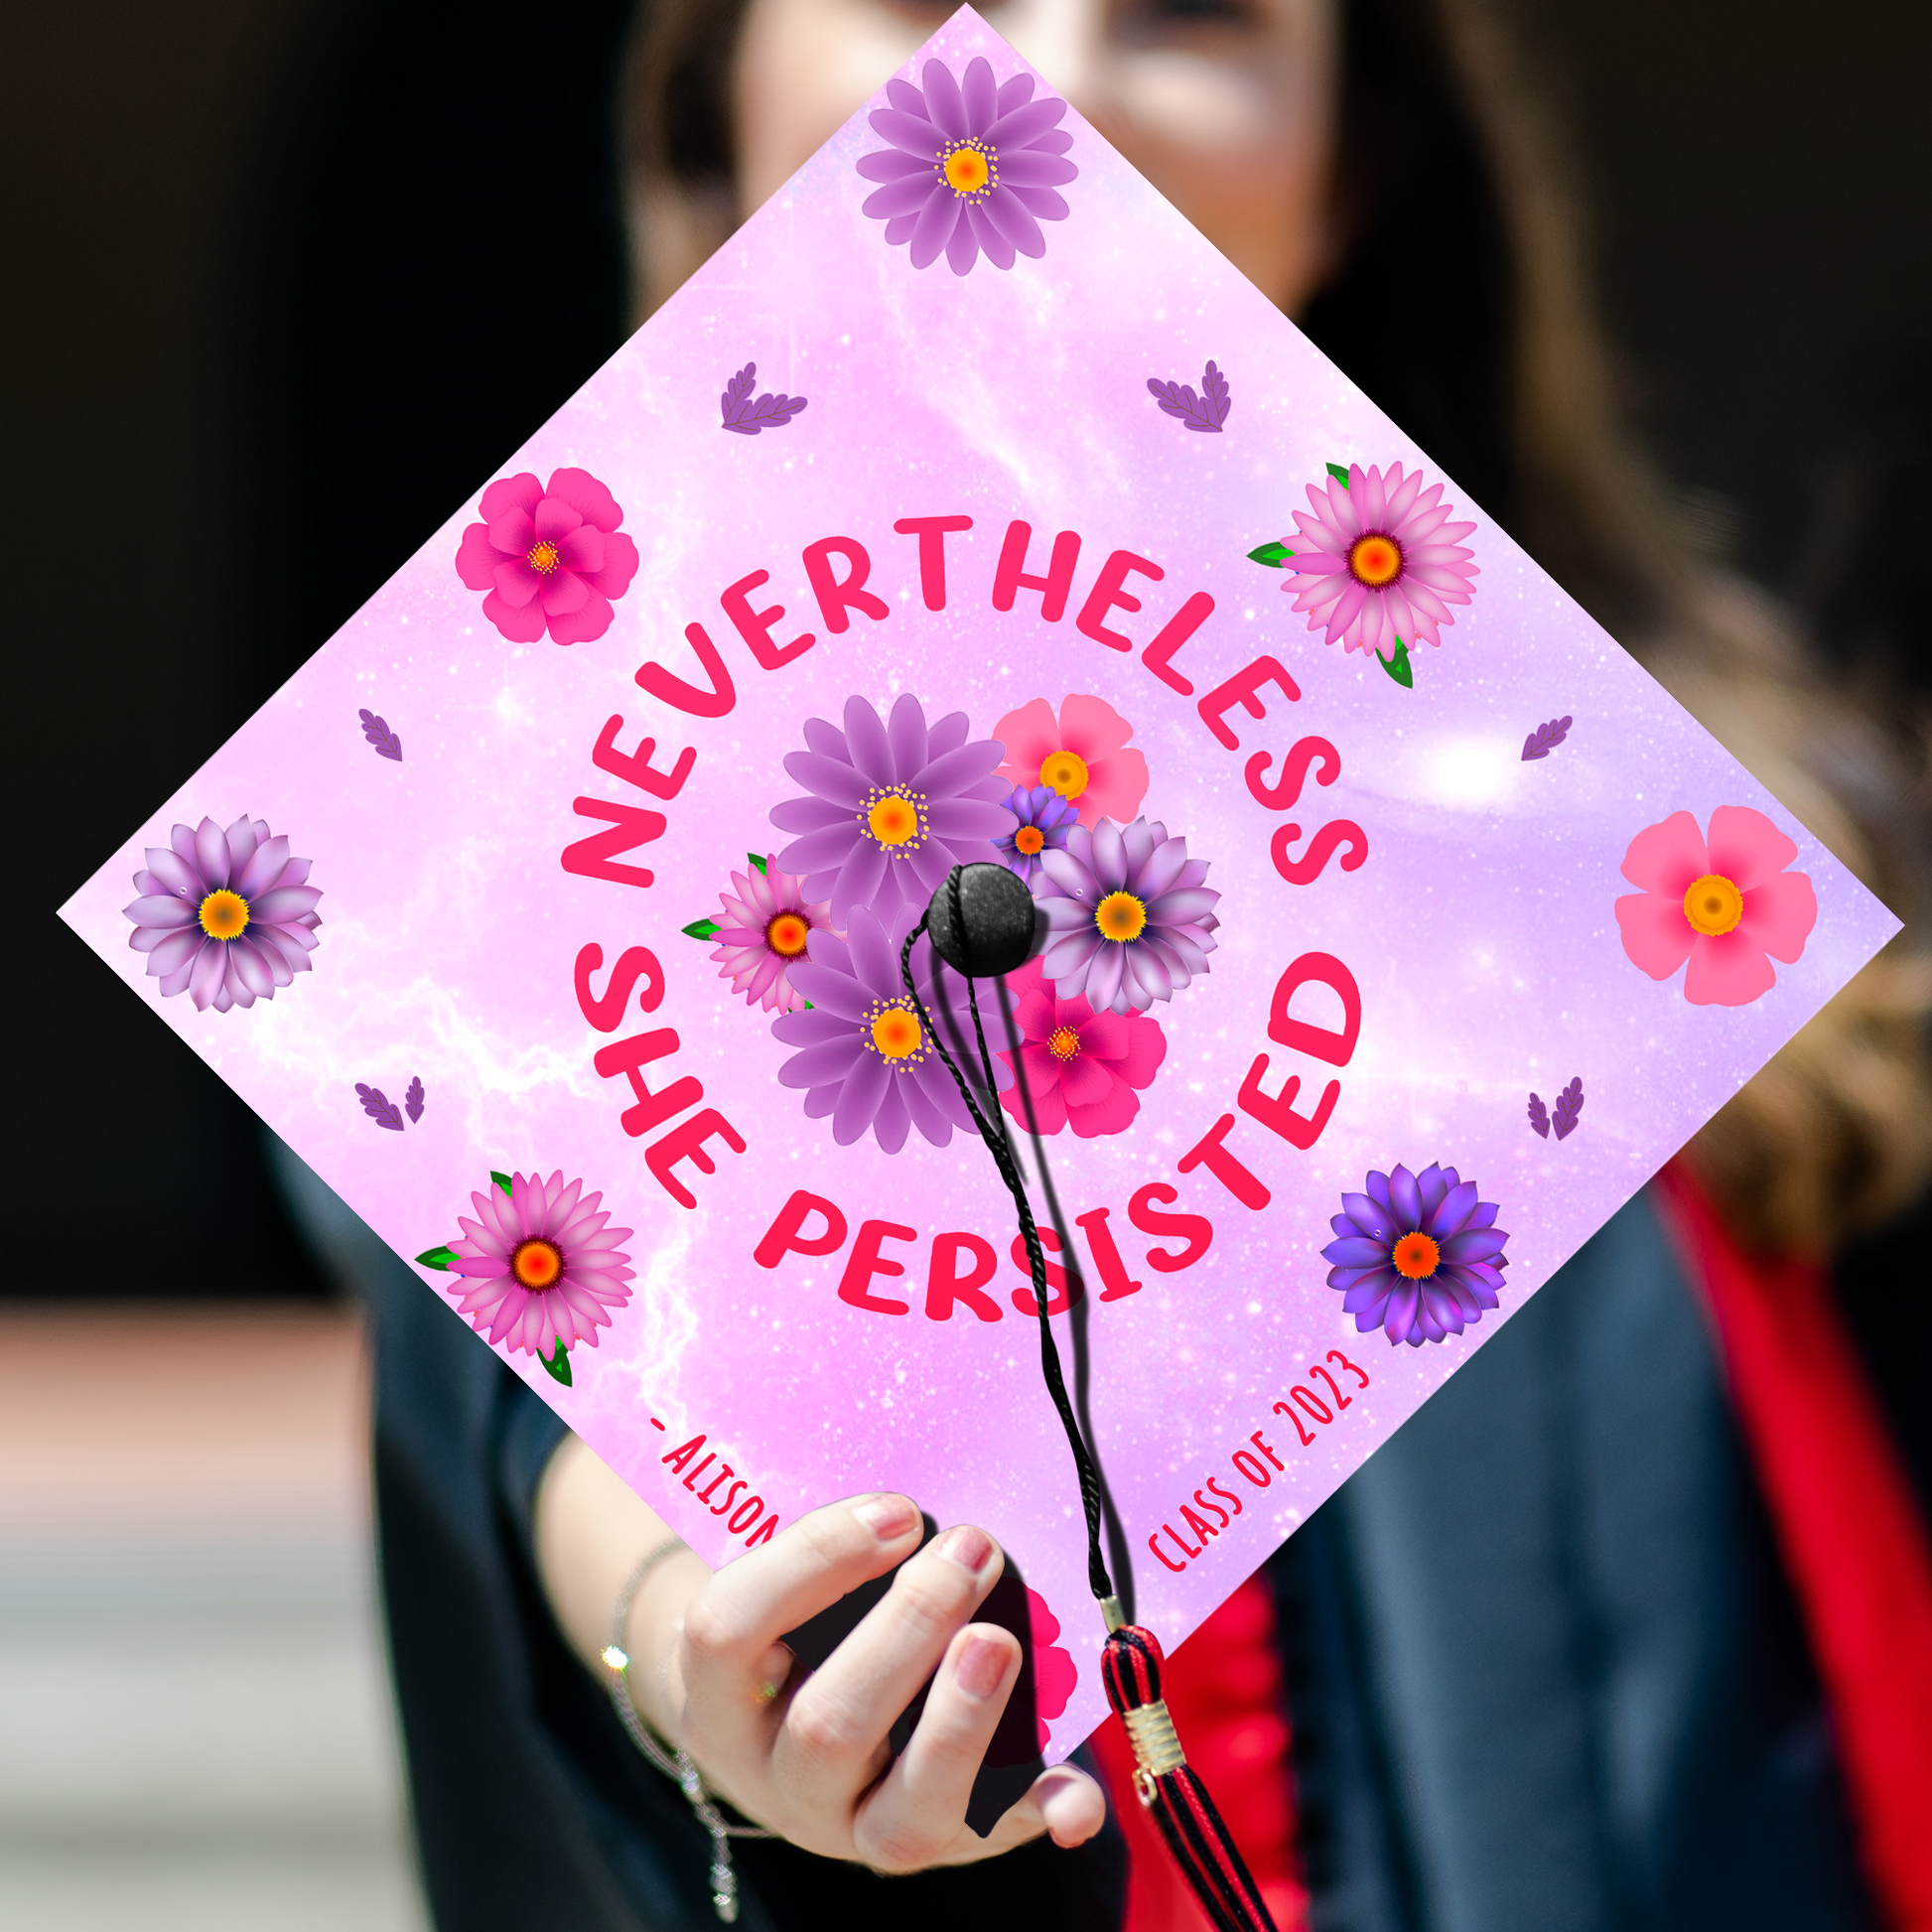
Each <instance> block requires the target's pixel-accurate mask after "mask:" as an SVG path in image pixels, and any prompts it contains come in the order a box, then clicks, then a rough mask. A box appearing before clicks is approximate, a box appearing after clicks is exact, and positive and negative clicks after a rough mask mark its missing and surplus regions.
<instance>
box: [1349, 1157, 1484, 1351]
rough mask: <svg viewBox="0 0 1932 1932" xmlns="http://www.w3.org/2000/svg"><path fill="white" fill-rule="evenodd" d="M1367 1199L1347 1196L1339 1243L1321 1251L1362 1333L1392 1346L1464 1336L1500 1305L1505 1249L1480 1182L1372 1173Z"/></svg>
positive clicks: (1429, 1171)
mask: <svg viewBox="0 0 1932 1932" xmlns="http://www.w3.org/2000/svg"><path fill="white" fill-rule="evenodd" d="M1367 1187H1368V1191H1367V1193H1365V1194H1344V1195H1342V1197H1341V1210H1342V1211H1341V1212H1340V1213H1339V1214H1337V1215H1335V1216H1334V1218H1333V1219H1332V1220H1331V1221H1330V1222H1329V1223H1328V1225H1329V1226H1330V1227H1331V1228H1333V1229H1334V1231H1335V1233H1336V1235H1337V1236H1338V1237H1339V1238H1338V1239H1336V1240H1333V1241H1330V1242H1329V1243H1328V1245H1327V1246H1326V1247H1325V1248H1323V1249H1322V1250H1321V1258H1322V1259H1323V1260H1324V1261H1327V1262H1331V1263H1333V1266H1332V1267H1331V1268H1330V1269H1329V1270H1328V1286H1329V1287H1330V1288H1334V1289H1339V1290H1340V1291H1341V1292H1342V1298H1343V1299H1342V1304H1341V1306H1342V1308H1343V1310H1344V1311H1346V1312H1347V1313H1349V1314H1352V1315H1353V1316H1354V1317H1355V1326H1356V1328H1357V1330H1358V1331H1359V1332H1360V1333H1362V1334H1367V1333H1368V1331H1369V1330H1370V1329H1371V1328H1380V1329H1381V1330H1382V1332H1383V1333H1384V1334H1386V1335H1387V1336H1388V1338H1389V1345H1390V1346H1391V1347H1394V1345H1395V1344H1396V1343H1397V1342H1399V1341H1406V1342H1407V1343H1408V1344H1409V1346H1410V1347H1411V1348H1420V1347H1421V1346H1422V1345H1423V1343H1424V1342H1425V1341H1441V1340H1443V1339H1444V1337H1445V1336H1447V1335H1459V1334H1460V1333H1461V1332H1462V1330H1463V1328H1464V1327H1465V1326H1467V1327H1473V1326H1474V1325H1475V1324H1476V1323H1477V1322H1478V1321H1480V1320H1481V1319H1482V1311H1483V1310H1484V1309H1493V1308H1495V1307H1496V1306H1497V1299H1496V1298H1497V1295H1498V1293H1499V1292H1500V1291H1501V1289H1502V1286H1503V1270H1504V1269H1505V1268H1507V1267H1508V1266H1509V1262H1508V1260H1507V1259H1506V1258H1505V1256H1504V1254H1503V1244H1504V1243H1505V1242H1506V1241H1507V1240H1508V1239H1509V1236H1508V1235H1507V1234H1506V1233H1505V1232H1504V1231H1503V1230H1502V1229H1501V1228H1499V1227H1497V1226H1496V1203H1495V1202H1494V1201H1479V1200H1477V1199H1476V1184H1475V1182H1474V1181H1473V1180H1463V1179H1461V1178H1459V1177H1458V1175H1457V1174H1456V1172H1455V1170H1454V1169H1453V1168H1444V1167H1438V1166H1434V1165H1432V1166H1430V1167H1427V1168H1425V1169H1424V1170H1423V1171H1422V1173H1419V1174H1415V1173H1410V1172H1409V1170H1408V1169H1407V1168H1401V1167H1399V1168H1397V1169H1396V1170H1395V1172H1394V1173H1371V1174H1370V1175H1369V1177H1368V1181H1367Z"/></svg>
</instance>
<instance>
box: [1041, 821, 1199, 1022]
mask: <svg viewBox="0 0 1932 1932" xmlns="http://www.w3.org/2000/svg"><path fill="white" fill-rule="evenodd" d="M1207 863H1208V862H1207V861H1206V860H1205V859H1190V858H1188V856H1187V841H1186V840H1185V839H1171V838H1169V836H1168V828H1167V827H1166V826H1165V825H1163V824H1161V823H1160V822H1159V820H1156V819H1147V818H1137V819H1136V820H1135V821H1134V822H1133V824H1131V825H1127V826H1121V825H1116V824H1115V823H1114V821H1113V820H1112V819H1111V818H1103V819H1101V820H1100V822H1099V823H1098V824H1097V825H1095V826H1094V827H1093V828H1092V830H1091V831H1089V830H1088V828H1087V827H1086V826H1084V825H1075V826H1073V827H1072V828H1071V829H1070V830H1069V831H1068V832H1067V835H1066V845H1065V848H1064V849H1063V850H1059V851H1055V850H1053V849H1052V848H1051V847H1048V848H1047V850H1045V851H1044V852H1042V853H1041V854H1040V855H1039V867H1040V877H1039V879H1038V880H1037V881H1036V882H1035V886H1034V897H1035V899H1037V900H1038V901H1039V905H1040V909H1041V910H1042V911H1043V912H1044V913H1045V914H1046V923H1047V927H1048V935H1049V936H1048V938H1047V941H1046V950H1045V951H1044V952H1043V953H1042V954H1041V955H1040V961H1039V965H1040V970H1041V972H1043V973H1044V974H1045V975H1046V977H1047V978H1048V979H1050V980H1051V981H1053V983H1054V992H1055V993H1056V994H1057V996H1058V997H1059V998H1060V999H1062V1000H1072V999H1084V1000H1085V1001H1086V1002H1087V1004H1088V1005H1089V1006H1091V1007H1092V1008H1093V1010H1094V1012H1095V1013H1128V1012H1138V1013H1145V1012H1146V1011H1147V1010H1148V1008H1149V1007H1151V1006H1152V1005H1153V1004H1154V1003H1155V1001H1156V1000H1167V999H1171V998H1173V994H1174V992H1175V990H1176V989H1177V988H1180V987H1183V986H1185V985H1187V984H1188V982H1189V981H1190V980H1192V978H1193V977H1194V975H1195V974H1196V973H1204V972H1206V971H1207V955H1208V954H1209V953H1211V952H1212V951H1213V950H1214V928H1215V927H1216V926H1217V925H1218V924H1219V923H1220V921H1219V920H1218V919H1216V918H1215V916H1214V906H1215V904H1216V902H1217V901H1218V900H1219V898H1220V897H1221V896H1220V894H1219V893H1217V892H1213V891H1211V890H1210V889H1209V888H1208V887H1207V886H1206V885H1205V884H1204V883H1203V882H1204V881H1205V880H1206V878H1207Z"/></svg>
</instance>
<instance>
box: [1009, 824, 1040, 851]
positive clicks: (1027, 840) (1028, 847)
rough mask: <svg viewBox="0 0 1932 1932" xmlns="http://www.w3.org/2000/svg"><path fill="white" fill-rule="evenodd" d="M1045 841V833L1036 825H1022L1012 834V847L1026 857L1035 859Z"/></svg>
mask: <svg viewBox="0 0 1932 1932" xmlns="http://www.w3.org/2000/svg"><path fill="white" fill-rule="evenodd" d="M1045 843H1046V834H1045V833H1044V832H1042V831H1041V830H1040V829H1039V827H1038V826H1037V825H1023V826H1021V828H1020V829H1019V831H1017V832H1016V833H1014V835H1013V849H1014V851H1016V852H1017V853H1019V854H1020V855H1021V856H1022V857H1023V858H1026V859H1036V858H1037V857H1038V856H1039V852H1040V848H1041V847H1042V846H1044V845H1045Z"/></svg>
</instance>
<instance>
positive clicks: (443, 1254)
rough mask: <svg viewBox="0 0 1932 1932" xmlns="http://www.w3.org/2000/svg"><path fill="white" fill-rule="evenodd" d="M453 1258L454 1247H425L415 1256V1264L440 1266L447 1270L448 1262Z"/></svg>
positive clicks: (454, 1254)
mask: <svg viewBox="0 0 1932 1932" xmlns="http://www.w3.org/2000/svg"><path fill="white" fill-rule="evenodd" d="M455 1259H456V1250H455V1249H454V1248H426V1249H425V1250H424V1251H423V1252H422V1253H421V1254H419V1255H418V1256H417V1257H416V1264H417V1266H418V1267H420V1268H442V1269H446V1270H447V1269H448V1267H449V1265H450V1263H451V1262H453V1261H454V1260H455Z"/></svg>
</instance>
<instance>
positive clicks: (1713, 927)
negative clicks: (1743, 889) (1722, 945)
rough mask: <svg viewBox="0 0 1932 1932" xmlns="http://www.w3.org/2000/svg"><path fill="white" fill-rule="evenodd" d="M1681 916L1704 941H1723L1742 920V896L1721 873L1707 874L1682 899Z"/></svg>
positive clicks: (1693, 884) (1694, 882) (1693, 883)
mask: <svg viewBox="0 0 1932 1932" xmlns="http://www.w3.org/2000/svg"><path fill="white" fill-rule="evenodd" d="M1684 916H1685V917H1686V918H1687V919H1689V920H1690V922H1691V923H1692V925H1694V926H1695V927H1696V928H1697V929H1698V931H1700V932H1701V933H1703V934H1704V935H1705V937H1706V938H1707V939H1718V938H1722V937H1723V936H1724V934H1725V933H1726V932H1728V931H1729V930H1730V929H1731V927H1732V926H1734V925H1735V924H1736V923H1737V921H1738V920H1739V919H1741V918H1742V917H1743V916H1744V895H1743V894H1742V893H1740V892H1739V891H1738V890H1737V888H1736V887H1735V886H1734V885H1733V884H1732V883H1731V882H1730V881H1729V880H1728V879H1726V878H1725V876H1724V874H1723V873H1721V872H1708V873H1706V874H1705V875H1704V877H1703V878H1702V879H1698V880H1693V881H1692V883H1691V888H1690V890H1689V891H1688V892H1687V893H1686V894H1685V895H1684Z"/></svg>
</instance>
